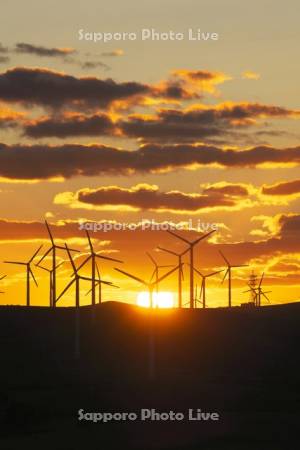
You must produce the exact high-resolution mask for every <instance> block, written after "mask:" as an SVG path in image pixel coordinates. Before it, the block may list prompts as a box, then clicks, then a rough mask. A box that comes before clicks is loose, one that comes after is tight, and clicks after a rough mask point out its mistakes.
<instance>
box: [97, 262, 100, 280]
mask: <svg viewBox="0 0 300 450" xmlns="http://www.w3.org/2000/svg"><path fill="white" fill-rule="evenodd" d="M96 270H97V275H98V280H99V281H100V280H101V275H100V270H99V267H98V264H97V263H96Z"/></svg>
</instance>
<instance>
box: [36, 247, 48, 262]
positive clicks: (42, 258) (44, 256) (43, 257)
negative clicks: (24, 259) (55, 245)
mask: <svg viewBox="0 0 300 450" xmlns="http://www.w3.org/2000/svg"><path fill="white" fill-rule="evenodd" d="M51 251H52V247H50V248H49V250H47V251H46V253H45V254H44V255H43V256H42V257H41V259H40V260H39V262H38V263H36V266H38V265H39V264H40V263H41V262H42V261H43V260H44V259H45V258H46V256H48V255H49V253H50V252H51Z"/></svg>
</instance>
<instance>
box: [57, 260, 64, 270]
mask: <svg viewBox="0 0 300 450" xmlns="http://www.w3.org/2000/svg"><path fill="white" fill-rule="evenodd" d="M64 263H65V262H64V261H62V262H61V263H59V264H57V266H56V267H55V269H58V268H59V267H60V266H62V265H63V264H64Z"/></svg>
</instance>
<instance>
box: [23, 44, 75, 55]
mask: <svg viewBox="0 0 300 450" xmlns="http://www.w3.org/2000/svg"><path fill="white" fill-rule="evenodd" d="M15 51H16V53H26V54H29V55H36V56H41V57H50V58H57V57H65V56H68V55H71V54H73V53H76V51H75V50H74V49H73V48H49V47H42V46H37V45H32V44H26V43H25V42H19V43H17V44H16V47H15Z"/></svg>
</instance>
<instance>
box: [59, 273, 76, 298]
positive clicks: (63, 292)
mask: <svg viewBox="0 0 300 450" xmlns="http://www.w3.org/2000/svg"><path fill="white" fill-rule="evenodd" d="M75 280H76V278H74V279H73V280H71V281H70V283H69V284H68V285H67V286H66V287H65V289H64V290H63V291H62V293H61V294H60V295H59V296H58V297H57V299H56V302H58V300H59V299H60V298H61V297H62V296H63V295H64V294H65V293H66V292H67V290H68V289H69V288H70V287H71V286H72V284H73V283H74V282H75Z"/></svg>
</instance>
